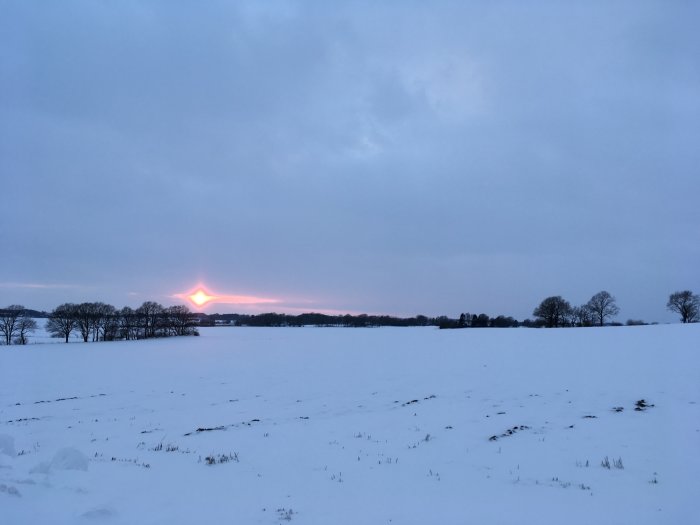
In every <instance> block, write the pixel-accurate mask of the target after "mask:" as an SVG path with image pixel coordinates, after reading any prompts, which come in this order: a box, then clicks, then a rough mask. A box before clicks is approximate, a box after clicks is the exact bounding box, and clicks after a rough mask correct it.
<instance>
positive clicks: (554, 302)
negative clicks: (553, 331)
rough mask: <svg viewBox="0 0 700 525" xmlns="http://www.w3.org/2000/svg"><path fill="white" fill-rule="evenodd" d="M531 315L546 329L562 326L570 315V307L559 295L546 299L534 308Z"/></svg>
mask: <svg viewBox="0 0 700 525" xmlns="http://www.w3.org/2000/svg"><path fill="white" fill-rule="evenodd" d="M532 315H534V316H535V317H537V318H538V319H540V320H541V321H542V323H543V324H544V325H545V326H546V327H547V328H556V327H558V326H564V325H565V324H566V322H567V318H568V317H569V316H570V315H571V305H570V304H569V302H568V301H566V300H564V299H562V298H561V296H559V295H556V296H552V297H547V298H546V299H545V300H544V301H542V302H541V303H540V305H539V306H538V307H537V308H535V310H534V311H533V312H532Z"/></svg>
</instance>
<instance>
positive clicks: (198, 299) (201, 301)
mask: <svg viewBox="0 0 700 525" xmlns="http://www.w3.org/2000/svg"><path fill="white" fill-rule="evenodd" d="M187 298H188V299H189V300H190V301H192V302H193V303H194V304H196V305H197V306H204V305H205V304H207V303H208V302H211V301H213V300H214V299H216V297H214V296H213V295H209V294H207V292H205V291H204V290H202V289H199V290H197V291H196V292H195V293H193V294H192V295H189V296H188V297H187Z"/></svg>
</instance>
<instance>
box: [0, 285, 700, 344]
mask: <svg viewBox="0 0 700 525" xmlns="http://www.w3.org/2000/svg"><path fill="white" fill-rule="evenodd" d="M666 308H667V310H669V311H672V312H675V313H676V314H678V315H679V320H680V321H681V322H682V323H696V322H698V321H700V296H698V295H697V294H694V293H693V292H691V291H690V290H683V291H679V292H675V293H672V294H671V295H670V296H669V298H668V302H667V303H666ZM619 313H620V308H619V307H618V305H617V301H616V299H615V297H613V296H612V295H611V294H610V293H608V292H606V291H601V292H598V293H597V294H595V295H594V296H593V297H591V299H590V300H589V301H588V302H586V303H585V304H582V305H579V306H572V305H571V303H569V302H568V301H567V300H566V299H564V298H562V297H561V296H558V295H557V296H551V297H547V298H546V299H544V300H543V301H542V302H541V303H540V304H539V305H538V306H537V307H536V308H535V309H534V310H533V313H532V314H533V317H534V319H525V320H524V321H518V320H517V319H514V318H513V317H510V316H505V315H497V316H495V317H490V316H489V315H487V314H484V313H481V314H471V313H462V314H460V315H459V316H458V317H456V318H451V317H448V316H439V317H427V316H425V315H417V316H415V317H393V316H390V315H367V314H362V315H349V314H346V315H326V314H320V313H305V314H300V315H288V314H278V313H265V314H259V315H246V314H205V313H196V312H191V311H190V309H189V308H188V307H187V306H184V305H178V306H168V307H165V306H163V305H161V304H158V303H156V302H153V301H146V302H144V303H143V304H142V305H141V306H139V307H138V308H136V309H133V308H130V307H128V306H125V307H124V308H122V309H117V308H115V307H114V306H112V305H109V304H105V303H100V302H96V303H80V304H73V303H65V304H62V305H60V306H57V307H56V308H54V309H53V310H52V311H51V312H42V311H37V310H31V309H27V308H25V307H24V306H22V305H11V306H8V307H6V308H3V309H0V344H2V345H11V344H18V345H23V344H27V343H28V342H29V337H30V335H31V334H32V333H33V332H35V331H36V330H37V328H38V324H37V321H36V319H42V318H43V319H46V323H45V329H46V331H47V332H48V333H49V334H51V336H52V337H57V338H61V339H63V340H64V341H65V342H66V343H67V342H68V341H69V340H70V337H71V336H74V335H75V334H77V335H79V336H80V338H81V339H82V340H83V341H84V342H88V341H92V342H97V341H117V340H127V341H128V340H135V339H149V338H155V337H171V336H185V335H199V332H198V330H197V328H198V327H200V326H256V327H281V326H289V327H293V326H320V327H323V326H326V327H331V326H336V327H348V328H371V327H379V326H406V327H408V326H436V327H438V328H441V329H455V328H517V327H520V326H523V327H529V328H564V327H585V326H622V323H620V322H616V321H615V318H616V317H617V316H618V315H619ZM625 324H626V325H628V326H633V325H643V324H647V323H645V322H644V321H642V320H635V319H628V320H627V322H626V323H625Z"/></svg>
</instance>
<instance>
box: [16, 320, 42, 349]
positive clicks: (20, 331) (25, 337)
mask: <svg viewBox="0 0 700 525" xmlns="http://www.w3.org/2000/svg"><path fill="white" fill-rule="evenodd" d="M36 328H37V324H36V321H35V320H34V319H32V318H31V317H27V316H26V315H22V316H21V317H20V318H19V320H18V321H17V337H16V338H15V344H18V345H26V344H27V343H28V342H29V334H30V333H32V332H34V331H35V330H36Z"/></svg>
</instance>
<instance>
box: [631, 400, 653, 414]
mask: <svg viewBox="0 0 700 525" xmlns="http://www.w3.org/2000/svg"><path fill="white" fill-rule="evenodd" d="M653 406H654V405H650V404H649V403H647V402H646V401H645V400H644V399H640V400H639V401H637V402H636V403H635V404H634V410H635V411H636V412H644V411H645V410H646V409H647V408H651V407H653Z"/></svg>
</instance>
